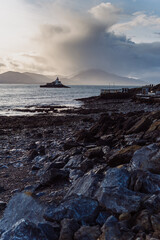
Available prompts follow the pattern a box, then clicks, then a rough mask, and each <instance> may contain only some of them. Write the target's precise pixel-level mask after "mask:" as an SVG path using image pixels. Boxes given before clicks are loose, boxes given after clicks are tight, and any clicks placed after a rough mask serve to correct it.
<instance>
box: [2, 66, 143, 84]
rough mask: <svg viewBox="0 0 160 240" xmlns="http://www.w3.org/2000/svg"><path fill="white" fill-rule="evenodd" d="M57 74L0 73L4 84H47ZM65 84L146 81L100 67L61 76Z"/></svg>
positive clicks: (138, 82)
mask: <svg viewBox="0 0 160 240" xmlns="http://www.w3.org/2000/svg"><path fill="white" fill-rule="evenodd" d="M56 77H57V76H46V75H42V74H36V73H28V72H25V73H19V72H12V71H9V72H5V73H2V74H0V83H1V84H2V83H3V84H43V83H44V84H45V83H47V82H52V81H54V80H55V78H56ZM60 80H61V81H62V83H63V84H65V85H132V86H137V85H144V84H146V83H145V82H144V81H141V80H137V79H134V78H127V77H121V76H118V75H115V74H112V73H108V72H105V71H103V70H99V69H90V70H86V71H82V72H80V73H78V74H77V75H75V76H72V77H63V76H61V77H60Z"/></svg>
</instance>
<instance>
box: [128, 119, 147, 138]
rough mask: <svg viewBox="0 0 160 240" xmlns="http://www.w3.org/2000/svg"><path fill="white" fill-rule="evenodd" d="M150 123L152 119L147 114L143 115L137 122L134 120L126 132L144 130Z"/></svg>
mask: <svg viewBox="0 0 160 240" xmlns="http://www.w3.org/2000/svg"><path fill="white" fill-rule="evenodd" d="M151 123H152V121H151V120H150V119H149V118H148V116H144V117H142V118H141V119H140V120H139V121H138V122H136V123H135V125H134V126H133V127H131V128H130V129H129V130H128V131H127V133H128V134H132V133H139V132H144V131H146V130H147V129H148V128H149V127H150V125H151Z"/></svg>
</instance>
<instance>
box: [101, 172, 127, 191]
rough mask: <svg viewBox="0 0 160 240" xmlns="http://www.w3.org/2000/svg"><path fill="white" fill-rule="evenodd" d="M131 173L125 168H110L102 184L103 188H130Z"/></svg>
mask: <svg viewBox="0 0 160 240" xmlns="http://www.w3.org/2000/svg"><path fill="white" fill-rule="evenodd" d="M129 181H130V173H129V172H128V171H127V170H126V169H124V168H110V169H108V170H107V172H106V174H105V177H104V179H103V181H102V183H101V186H100V187H101V188H106V187H120V186H122V187H126V188H127V187H128V185H129Z"/></svg>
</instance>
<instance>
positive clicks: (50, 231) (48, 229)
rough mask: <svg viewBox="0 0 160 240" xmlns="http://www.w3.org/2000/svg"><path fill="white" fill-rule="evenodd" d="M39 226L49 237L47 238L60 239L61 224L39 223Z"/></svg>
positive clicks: (50, 239) (51, 239) (48, 239)
mask: <svg viewBox="0 0 160 240" xmlns="http://www.w3.org/2000/svg"><path fill="white" fill-rule="evenodd" d="M38 227H39V228H40V229H41V230H42V232H43V233H44V234H45V236H46V237H47V240H58V239H59V235H60V226H59V225H58V224H57V223H53V224H48V223H39V224H38Z"/></svg>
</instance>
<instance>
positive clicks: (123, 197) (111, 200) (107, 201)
mask: <svg viewBox="0 0 160 240" xmlns="http://www.w3.org/2000/svg"><path fill="white" fill-rule="evenodd" d="M97 199H98V201H99V204H100V205H101V206H102V207H105V208H106V209H108V210H111V211H112V212H113V213H118V214H121V213H131V212H136V211H138V209H139V208H140V204H141V196H140V195H139V194H137V193H135V192H133V191H130V190H128V189H127V188H124V187H106V188H103V189H101V191H99V192H98V194H97Z"/></svg>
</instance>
